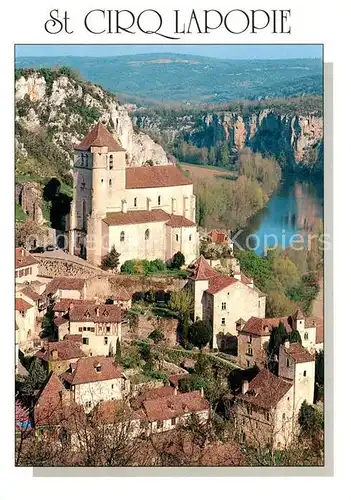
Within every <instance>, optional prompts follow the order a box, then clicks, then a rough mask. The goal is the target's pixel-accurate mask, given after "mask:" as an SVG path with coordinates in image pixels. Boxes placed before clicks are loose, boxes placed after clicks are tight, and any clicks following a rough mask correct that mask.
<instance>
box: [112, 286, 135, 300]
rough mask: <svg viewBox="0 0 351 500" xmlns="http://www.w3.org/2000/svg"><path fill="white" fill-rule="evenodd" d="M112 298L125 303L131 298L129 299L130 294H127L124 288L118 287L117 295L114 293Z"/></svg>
mask: <svg viewBox="0 0 351 500" xmlns="http://www.w3.org/2000/svg"><path fill="white" fill-rule="evenodd" d="M113 298H114V299H115V300H121V301H123V302H126V301H128V300H130V299H131V298H132V297H131V295H130V293H129V292H128V290H126V289H125V288H124V286H120V287H119V288H118V291H117V293H115V295H114V296H113Z"/></svg>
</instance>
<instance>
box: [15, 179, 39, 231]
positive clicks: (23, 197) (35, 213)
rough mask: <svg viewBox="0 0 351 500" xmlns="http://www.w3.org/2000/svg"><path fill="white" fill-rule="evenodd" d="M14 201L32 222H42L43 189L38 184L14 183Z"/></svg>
mask: <svg viewBox="0 0 351 500" xmlns="http://www.w3.org/2000/svg"><path fill="white" fill-rule="evenodd" d="M15 201H16V203H18V204H19V205H20V206H21V207H22V208H23V210H24V212H25V213H26V214H27V215H29V217H30V218H31V219H32V220H33V221H34V222H37V223H38V224H42V223H43V222H44V217H43V189H42V186H41V185H40V184H39V183H38V182H25V183H21V184H20V183H16V185H15Z"/></svg>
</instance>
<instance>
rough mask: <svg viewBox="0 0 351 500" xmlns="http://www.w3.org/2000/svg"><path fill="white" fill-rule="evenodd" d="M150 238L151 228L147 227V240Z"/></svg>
mask: <svg viewBox="0 0 351 500" xmlns="http://www.w3.org/2000/svg"><path fill="white" fill-rule="evenodd" d="M149 238H150V229H147V230H146V231H145V240H148V239H149Z"/></svg>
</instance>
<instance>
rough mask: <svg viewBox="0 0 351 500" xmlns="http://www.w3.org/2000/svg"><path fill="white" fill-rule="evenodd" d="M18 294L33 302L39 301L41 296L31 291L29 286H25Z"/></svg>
mask: <svg viewBox="0 0 351 500" xmlns="http://www.w3.org/2000/svg"><path fill="white" fill-rule="evenodd" d="M20 292H21V293H23V294H24V295H25V296H26V297H28V298H29V299H32V300H34V301H37V300H39V299H40V297H41V295H40V294H39V293H37V292H36V291H35V290H33V288H32V287H31V286H26V287H25V288H22V289H21V290H20Z"/></svg>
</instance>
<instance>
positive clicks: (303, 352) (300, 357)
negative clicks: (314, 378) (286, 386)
mask: <svg viewBox="0 0 351 500" xmlns="http://www.w3.org/2000/svg"><path fill="white" fill-rule="evenodd" d="M283 349H284V351H285V352H286V354H288V355H289V356H291V357H292V358H293V359H294V360H295V361H296V363H308V362H309V361H314V356H313V354H311V353H310V352H308V351H307V349H305V348H304V347H302V345H301V344H300V343H299V342H294V343H292V344H290V346H289V347H285V345H283Z"/></svg>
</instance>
